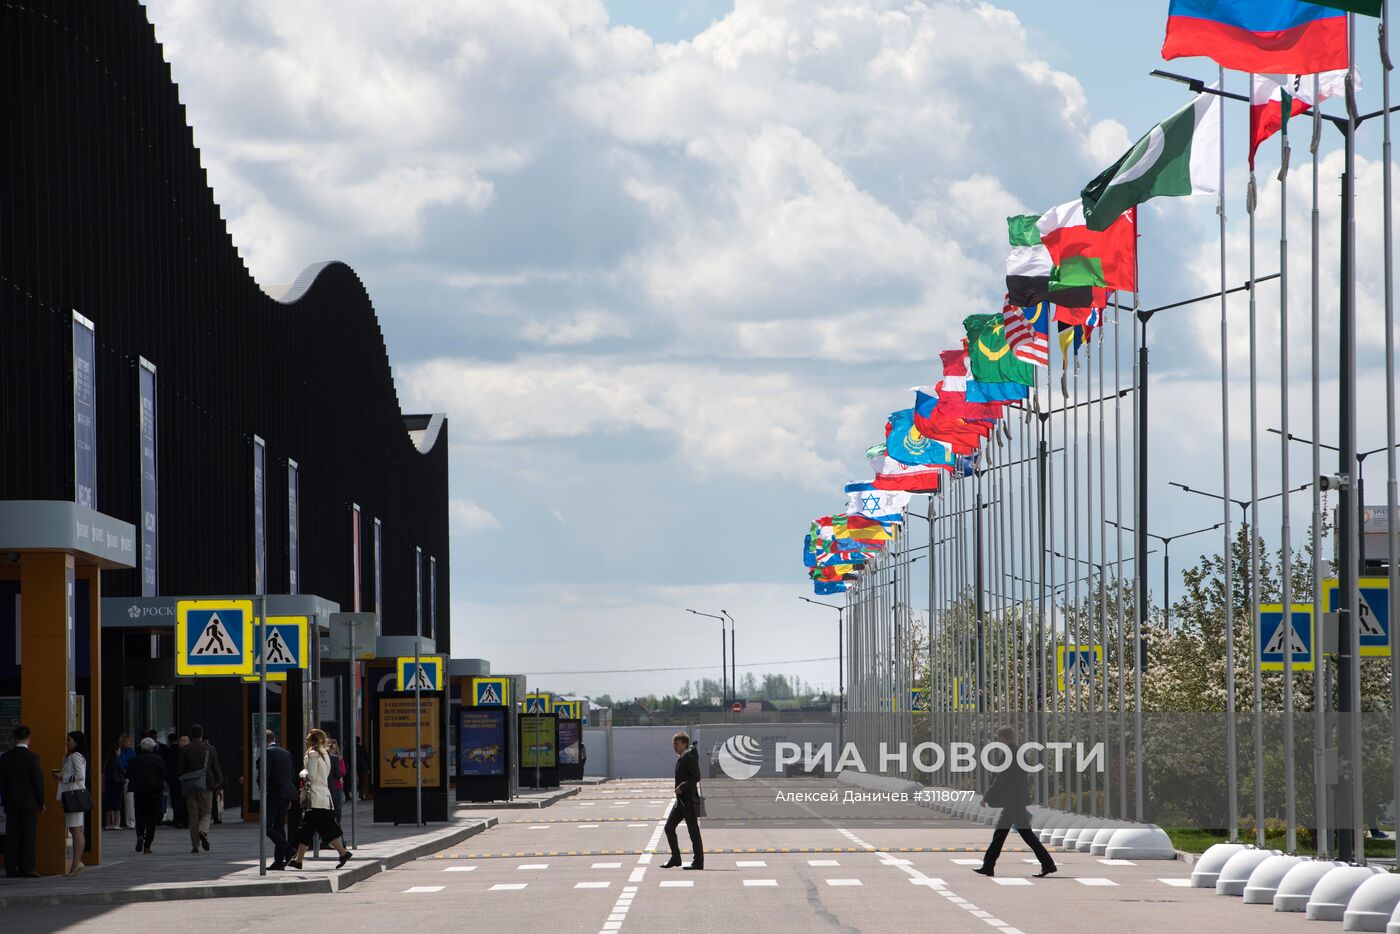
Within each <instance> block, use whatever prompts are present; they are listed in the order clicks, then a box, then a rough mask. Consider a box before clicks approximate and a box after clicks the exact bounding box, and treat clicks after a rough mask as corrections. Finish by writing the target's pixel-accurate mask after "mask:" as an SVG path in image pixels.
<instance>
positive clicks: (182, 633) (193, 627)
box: [175, 600, 253, 676]
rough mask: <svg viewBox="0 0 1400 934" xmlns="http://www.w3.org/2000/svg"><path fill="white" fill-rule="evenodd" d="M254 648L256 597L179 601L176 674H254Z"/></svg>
mask: <svg viewBox="0 0 1400 934" xmlns="http://www.w3.org/2000/svg"><path fill="white" fill-rule="evenodd" d="M252 648H253V601H252V600H177V601H176V603H175V673H176V674H178V675H195V676H200V675H246V674H250V673H252V670H253V651H252Z"/></svg>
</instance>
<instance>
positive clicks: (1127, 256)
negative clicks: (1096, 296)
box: [1035, 198, 1137, 308]
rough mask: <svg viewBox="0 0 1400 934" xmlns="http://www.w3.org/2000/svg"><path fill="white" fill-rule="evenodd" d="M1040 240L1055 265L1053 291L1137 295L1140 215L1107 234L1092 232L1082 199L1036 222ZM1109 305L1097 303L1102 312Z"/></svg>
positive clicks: (1113, 226) (1131, 213)
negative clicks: (1083, 289) (1109, 291)
mask: <svg viewBox="0 0 1400 934" xmlns="http://www.w3.org/2000/svg"><path fill="white" fill-rule="evenodd" d="M1035 226H1036V229H1037V230H1038V231H1039V232H1040V240H1041V242H1042V243H1044V244H1045V249H1046V250H1048V251H1049V253H1050V258H1051V259H1052V260H1054V262H1055V272H1054V274H1053V275H1052V276H1051V277H1050V288H1051V289H1052V290H1055V289H1066V288H1072V287H1075V286H1090V287H1093V288H1098V289H1116V290H1119V291H1123V292H1136V291H1137V212H1136V211H1125V212H1124V213H1123V215H1122V216H1121V217H1119V218H1118V219H1117V220H1115V221H1114V222H1113V223H1112V224H1111V225H1109V228H1108V229H1107V230H1090V229H1089V226H1088V224H1087V223H1086V222H1085V220H1084V202H1083V201H1082V200H1080V199H1078V198H1076V199H1075V200H1073V201H1069V202H1066V203H1065V204H1061V205H1059V206H1058V207H1055V208H1051V209H1050V210H1049V211H1046V212H1045V213H1044V214H1042V215H1040V220H1038V221H1036V225H1035ZM1104 304H1105V302H1104V301H1102V300H1099V301H1095V302H1094V303H1093V307H1095V308H1102V307H1103V306H1104Z"/></svg>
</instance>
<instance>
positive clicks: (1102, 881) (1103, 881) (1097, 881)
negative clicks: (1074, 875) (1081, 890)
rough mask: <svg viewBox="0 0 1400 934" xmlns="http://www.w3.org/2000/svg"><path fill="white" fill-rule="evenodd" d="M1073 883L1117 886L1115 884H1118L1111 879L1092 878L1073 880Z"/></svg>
mask: <svg viewBox="0 0 1400 934" xmlns="http://www.w3.org/2000/svg"><path fill="white" fill-rule="evenodd" d="M1074 881H1075V882H1078V883H1079V884H1080V885H1117V884H1118V883H1117V882H1114V881H1113V880H1112V879H1101V878H1093V877H1091V878H1088V879H1075V880H1074Z"/></svg>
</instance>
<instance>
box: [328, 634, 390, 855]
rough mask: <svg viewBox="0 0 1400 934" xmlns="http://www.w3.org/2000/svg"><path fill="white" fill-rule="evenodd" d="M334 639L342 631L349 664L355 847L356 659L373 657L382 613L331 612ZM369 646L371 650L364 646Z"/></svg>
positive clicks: (353, 839) (352, 842)
mask: <svg viewBox="0 0 1400 934" xmlns="http://www.w3.org/2000/svg"><path fill="white" fill-rule="evenodd" d="M330 625H331V639H332V640H333V641H334V640H335V639H337V638H338V637H337V633H338V632H343V633H344V634H345V635H344V636H343V637H341V638H344V640H345V656H346V657H345V661H346V662H347V663H348V664H349V666H350V740H351V742H350V846H351V848H354V847H355V846H357V843H356V832H355V811H356V802H357V801H359V798H360V772H359V762H358V759H359V746H360V743H359V736H358V735H357V734H356V732H355V727H356V725H357V724H358V722H359V718H360V696H359V691H360V685H359V678H358V677H357V675H358V672H357V671H356V670H355V659H356V658H357V657H361V656H362V655H363V656H364V657H367V658H374V639H375V633H376V632H378V631H379V617H378V616H377V615H376V614H374V613H332V614H331V620H330ZM366 647H368V650H369V651H368V653H367V654H366V653H365V648H366Z"/></svg>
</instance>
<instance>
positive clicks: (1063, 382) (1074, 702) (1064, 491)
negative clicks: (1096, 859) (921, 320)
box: [1060, 346, 1079, 813]
mask: <svg viewBox="0 0 1400 934" xmlns="http://www.w3.org/2000/svg"><path fill="white" fill-rule="evenodd" d="M1061 351H1062V353H1061V355H1060V363H1061V372H1060V388H1061V393H1062V395H1063V396H1064V401H1065V403H1066V404H1067V403H1068V402H1069V373H1068V372H1067V371H1068V368H1069V355H1068V353H1065V352H1063V346H1062V347H1061ZM1071 411H1072V410H1071V409H1070V408H1069V407H1068V405H1066V407H1065V408H1064V426H1063V427H1064V432H1065V453H1064V476H1062V477H1061V478H1060V481H1061V483H1060V485H1061V491H1060V495H1061V496H1062V498H1063V499H1062V501H1061V503H1060V505H1061V507H1062V509H1063V510H1064V526H1065V527H1064V531H1063V533H1062V534H1063V536H1064V551H1062V552H1061V553H1060V554H1061V555H1063V558H1062V559H1061V561H1062V566H1061V569H1062V570H1063V571H1064V578H1065V582H1064V634H1065V636H1064V639H1065V641H1064V644H1065V648H1066V651H1068V650H1069V647H1070V646H1073V645H1075V644H1076V642H1075V640H1074V639H1073V638H1072V637H1071V636H1070V625H1071V622H1072V614H1071V612H1070V606H1069V600H1070V584H1071V583H1072V582H1073V578H1071V577H1070V567H1069V551H1070V549H1069V541H1070V527H1069V501H1070V496H1069V478H1070V449H1071V446H1072V445H1071V443H1070V426H1069V421H1070V412H1071ZM1075 440H1076V441H1077V440H1078V439H1077V437H1076V439H1075ZM1078 629H1079V627H1078V626H1077V625H1076V626H1075V632H1076V633H1078ZM1065 674H1066V676H1068V674H1069V658H1068V656H1066V658H1065ZM1078 713H1079V701H1078V699H1072V698H1071V697H1070V680H1069V678H1068V677H1066V678H1065V720H1066V724H1065V727H1066V730H1067V732H1068V733H1069V735H1070V736H1071V737H1073V736H1074V734H1075V730H1076V729H1077V728H1078V725H1079V723H1078V720H1079V718H1078V716H1077V714H1078ZM1066 784H1067V785H1068V786H1069V789H1070V792H1071V794H1072V795H1073V800H1074V804H1073V807H1071V808H1070V810H1071V811H1074V812H1076V813H1077V809H1078V807H1079V777H1078V773H1077V772H1076V773H1075V775H1074V776H1073V777H1072V778H1071V779H1070V780H1069V781H1068V782H1067V783H1066Z"/></svg>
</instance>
